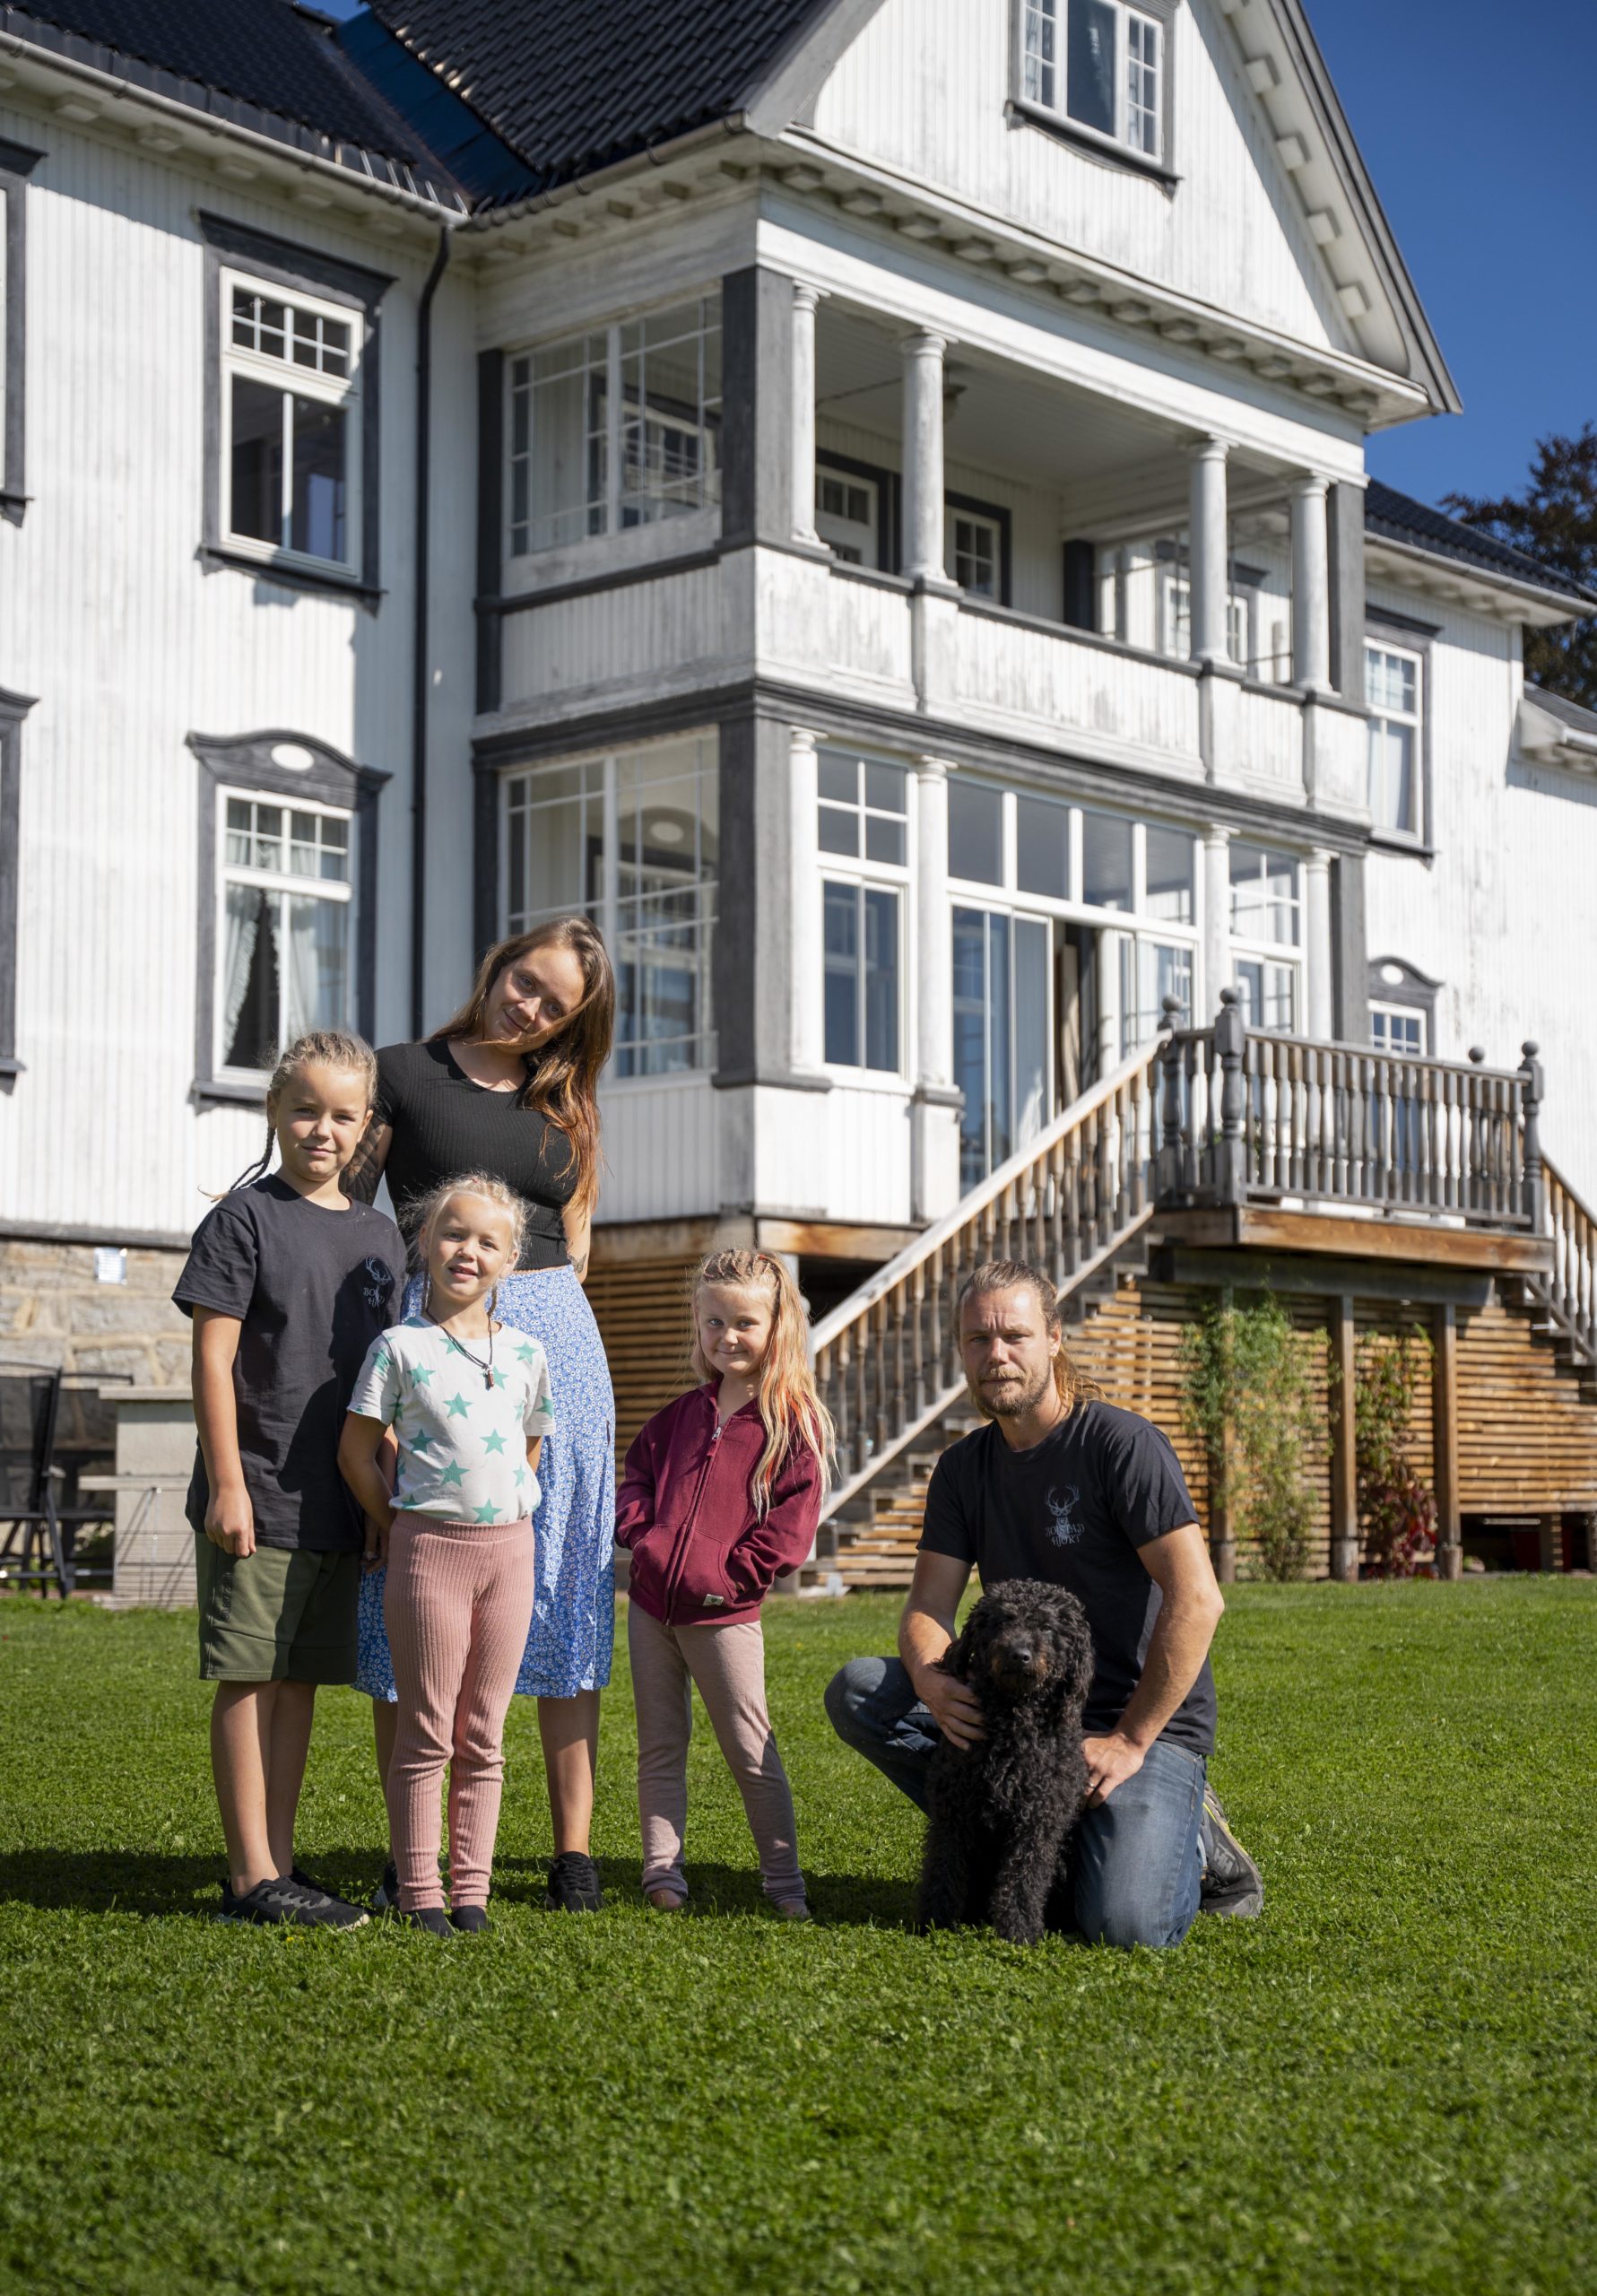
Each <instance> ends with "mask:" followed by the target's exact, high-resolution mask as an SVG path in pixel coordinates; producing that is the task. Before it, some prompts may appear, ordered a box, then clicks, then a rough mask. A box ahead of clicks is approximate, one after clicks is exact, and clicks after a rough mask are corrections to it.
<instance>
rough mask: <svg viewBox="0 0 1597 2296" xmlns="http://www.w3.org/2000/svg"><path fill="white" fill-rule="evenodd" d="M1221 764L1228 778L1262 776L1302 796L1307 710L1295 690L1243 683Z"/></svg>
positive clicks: (1278, 788) (1273, 788) (1222, 773)
mask: <svg viewBox="0 0 1597 2296" xmlns="http://www.w3.org/2000/svg"><path fill="white" fill-rule="evenodd" d="M1218 770H1219V775H1220V777H1221V778H1223V779H1225V780H1232V779H1236V780H1244V781H1254V782H1263V784H1264V785H1265V787H1266V788H1267V789H1269V790H1270V791H1272V792H1275V791H1280V794H1281V795H1282V796H1289V797H1292V798H1300V797H1301V796H1302V795H1303V710H1302V706H1301V704H1300V703H1299V701H1298V697H1297V695H1296V694H1292V693H1255V692H1253V691H1249V690H1248V689H1247V688H1246V687H1244V688H1242V689H1241V690H1240V691H1238V692H1237V695H1236V697H1235V707H1234V709H1233V712H1232V717H1231V738H1230V741H1229V743H1228V744H1226V747H1225V753H1224V754H1222V755H1221V756H1220V758H1219V761H1218Z"/></svg>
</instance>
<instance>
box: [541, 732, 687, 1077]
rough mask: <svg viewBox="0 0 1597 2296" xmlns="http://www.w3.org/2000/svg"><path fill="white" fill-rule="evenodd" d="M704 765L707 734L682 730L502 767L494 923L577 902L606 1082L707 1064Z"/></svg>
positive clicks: (551, 914)
mask: <svg viewBox="0 0 1597 2296" xmlns="http://www.w3.org/2000/svg"><path fill="white" fill-rule="evenodd" d="M716 777H717V762H716V742H715V739H714V737H713V736H712V735H690V736H688V737H686V738H685V739H679V740H672V741H667V742H656V743H651V744H647V746H644V747H640V748H637V749H632V750H623V751H617V752H612V753H611V754H609V755H606V756H601V757H591V758H586V759H581V760H577V761H572V762H562V763H560V764H557V765H546V766H539V767H536V768H534V769H533V770H529V771H526V772H519V773H512V774H510V775H508V776H507V778H506V781H505V795H504V805H505V900H504V911H503V913H504V919H505V929H506V931H507V932H508V933H523V932H526V931H528V930H529V929H530V928H531V927H532V926H534V925H540V924H542V923H544V922H545V921H547V920H548V919H550V918H556V917H567V916H570V915H571V914H573V913H574V912H577V911H581V912H582V913H583V914H584V915H586V916H587V917H590V918H592V919H593V921H594V922H595V925H597V926H598V927H599V929H600V931H601V932H602V933H603V935H604V940H605V944H606V946H607V947H608V948H609V950H610V952H611V959H612V963H613V965H614V968H615V978H616V1034H615V1053H614V1068H613V1071H612V1074H613V1075H614V1076H615V1077H616V1078H617V1079H618V1080H619V1079H624V1078H631V1077H644V1076H666V1075H675V1074H685V1073H687V1072H690V1071H693V1070H698V1069H704V1068H708V1067H712V1066H713V1065H715V1057H716V1056H715V1031H714V1019H713V1014H712V1011H711V1005H710V958H711V948H712V943H713V940H714V935H715V922H716V890H717V874H716V873H717V869H718V865H719V848H718V819H719V812H718V807H719V790H718V786H717V778H716Z"/></svg>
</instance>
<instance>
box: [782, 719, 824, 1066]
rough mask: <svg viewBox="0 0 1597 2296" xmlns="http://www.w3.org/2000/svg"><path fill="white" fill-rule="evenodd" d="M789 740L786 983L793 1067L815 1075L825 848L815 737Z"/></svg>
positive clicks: (803, 732)
mask: <svg viewBox="0 0 1597 2296" xmlns="http://www.w3.org/2000/svg"><path fill="white" fill-rule="evenodd" d="M787 739H788V752H787V806H788V813H787V871H788V874H787V914H788V928H787V929H788V935H789V941H788V945H789V949H790V952H791V957H792V967H793V970H792V977H791V978H790V979H789V981H788V985H787V1010H788V1016H789V1027H790V1031H791V1033H790V1035H789V1039H788V1065H789V1066H790V1067H791V1068H792V1069H794V1071H795V1072H796V1073H797V1074H799V1075H801V1076H802V1075H811V1074H817V1073H819V1071H820V1069H821V1068H823V1067H824V1066H825V1065H826V1038H825V1023H824V1017H823V1009H824V1008H823V1005H822V997H823V994H824V987H825V984H824V981H823V978H822V971H823V965H824V960H823V955H822V951H821V944H820V844H819V840H818V835H817V830H818V821H817V814H816V767H815V736H814V735H813V734H812V733H810V732H809V731H808V730H807V729H806V728H805V727H804V726H793V727H792V728H791V730H790V731H789V734H788V737H787Z"/></svg>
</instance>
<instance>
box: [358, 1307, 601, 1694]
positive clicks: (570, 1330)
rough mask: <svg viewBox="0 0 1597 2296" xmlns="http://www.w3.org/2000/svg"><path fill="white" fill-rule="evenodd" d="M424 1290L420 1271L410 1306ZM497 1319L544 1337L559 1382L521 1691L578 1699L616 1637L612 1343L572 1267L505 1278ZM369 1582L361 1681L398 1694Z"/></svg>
mask: <svg viewBox="0 0 1597 2296" xmlns="http://www.w3.org/2000/svg"><path fill="white" fill-rule="evenodd" d="M420 1300H421V1283H420V1281H419V1279H417V1278H414V1277H412V1281H411V1283H410V1284H409V1286H408V1288H407V1289H406V1291H405V1295H404V1313H405V1314H406V1315H407V1316H408V1315H412V1314H413V1313H414V1311H415V1309H416V1307H417V1305H418V1304H419V1302H420ZM496 1313H497V1315H498V1318H499V1322H500V1323H502V1324H504V1325H506V1326H508V1328H510V1329H511V1330H514V1331H525V1332H531V1334H532V1335H533V1337H534V1339H539V1340H542V1343H543V1352H544V1353H545V1354H546V1355H547V1356H548V1358H549V1378H550V1383H551V1386H552V1387H553V1389H554V1409H555V1423H554V1425H553V1426H552V1427H551V1429H550V1431H549V1432H548V1434H547V1435H546V1436H545V1437H544V1438H543V1450H542V1457H541V1458H540V1460H539V1464H538V1483H539V1487H540V1489H541V1491H542V1498H541V1499H540V1500H539V1501H538V1511H537V1513H536V1514H535V1515H534V1517H533V1535H534V1542H535V1546H536V1553H537V1561H536V1564H535V1578H536V1592H535V1594H534V1601H533V1623H532V1629H531V1631H530V1632H529V1634H528V1636H527V1643H526V1650H525V1655H524V1656H523V1658H522V1661H521V1671H520V1673H519V1674H517V1675H516V1690H517V1692H520V1693H521V1695H522V1696H523V1697H530V1698H574V1697H575V1696H576V1695H577V1692H578V1691H579V1690H603V1688H604V1686H605V1684H606V1683H608V1682H609V1680H610V1657H611V1646H612V1641H613V1639H614V1635H615V1578H614V1561H615V1397H614V1395H613V1393H612V1389H611V1385H610V1366H609V1364H608V1363H607V1362H606V1361H605V1360H604V1343H603V1340H602V1339H601V1338H600V1336H599V1326H598V1325H597V1324H596V1323H595V1321H594V1311H593V1309H591V1308H590V1307H589V1305H588V1302H587V1294H586V1291H584V1290H583V1288H582V1286H581V1284H580V1283H578V1282H577V1276H576V1274H575V1272H574V1271H573V1270H572V1269H571V1268H568V1267H549V1268H532V1269H528V1270H526V1271H525V1272H524V1273H522V1274H517V1275H508V1276H506V1277H505V1279H504V1281H503V1282H502V1283H500V1285H499V1303H498V1307H497V1309H496ZM386 1576H387V1573H386V1571H383V1570H373V1571H371V1572H369V1574H368V1575H367V1576H366V1577H365V1578H362V1580H361V1581H360V1671H359V1673H358V1674H356V1676H355V1687H356V1689H357V1690H363V1691H364V1692H366V1694H367V1696H368V1697H369V1698H386V1699H389V1700H393V1699H395V1698H397V1696H398V1692H396V1691H395V1687H394V1667H393V1665H392V1662H391V1661H390V1659H389V1657H388V1636H387V1631H386V1628H385V1627H384V1624H383V1581H384V1579H385V1578H386Z"/></svg>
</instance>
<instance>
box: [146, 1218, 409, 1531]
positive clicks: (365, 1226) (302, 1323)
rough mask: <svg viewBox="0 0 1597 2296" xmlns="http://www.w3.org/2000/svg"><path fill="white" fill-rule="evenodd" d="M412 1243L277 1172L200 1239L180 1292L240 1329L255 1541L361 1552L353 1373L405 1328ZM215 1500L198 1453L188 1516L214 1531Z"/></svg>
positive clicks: (236, 1382) (189, 1309) (243, 1456)
mask: <svg viewBox="0 0 1597 2296" xmlns="http://www.w3.org/2000/svg"><path fill="white" fill-rule="evenodd" d="M402 1291H404V1244H403V1243H402V1242H401V1241H400V1237H399V1231H398V1229H397V1228H396V1227H395V1225H394V1222H393V1221H392V1220H390V1219H389V1218H388V1216H387V1214H386V1213H382V1212H374V1211H373V1209H372V1207H371V1206H370V1205H369V1204H352V1205H350V1206H349V1208H348V1209H347V1210H346V1211H343V1212H334V1211H331V1210H328V1209H326V1208H325V1206H323V1205H317V1204H311V1203H308V1201H307V1200H306V1198H305V1197H304V1196H301V1195H300V1194H299V1191H298V1189H296V1188H292V1187H290V1186H289V1184H288V1182H287V1181H286V1180H284V1179H282V1178H279V1177H278V1175H277V1174H276V1173H275V1172H273V1173H271V1174H269V1175H268V1177H267V1178H265V1179H259V1180H256V1181H255V1182H254V1183H253V1184H252V1185H251V1186H250V1187H241V1188H235V1189H234V1191H233V1193H232V1195H231V1196H223V1198H222V1200H221V1203H220V1204H219V1205H217V1206H216V1208H215V1210H214V1211H213V1212H209V1213H206V1215H205V1217H204V1220H202V1221H201V1222H200V1224H199V1226H198V1228H196V1229H195V1237H194V1242H193V1243H192V1245H191V1246H190V1247H189V1253H188V1258H187V1263H186V1264H185V1266H184V1269H183V1273H182V1274H181V1275H180V1276H179V1277H178V1284H177V1289H176V1290H175V1291H173V1293H172V1297H173V1299H174V1300H176V1301H177V1303H178V1307H180V1308H181V1309H183V1311H184V1313H185V1314H186V1315H192V1314H193V1312H194V1310H195V1309H196V1308H213V1309H215V1310H216V1311H217V1313H218V1314H220V1315H224V1316H236V1317H237V1318H239V1323H240V1324H241V1325H242V1326H243V1329H242V1330H241V1331H240V1332H239V1352H238V1354H237V1355H236V1356H235V1357H234V1359H233V1393H234V1395H235V1396H236V1397H237V1400H238V1411H239V1458H240V1460H241V1461H242V1462H243V1466H244V1483H245V1488H246V1489H247V1492H249V1503H250V1506H251V1509H252V1510H253V1512H254V1515H255V1535H256V1544H257V1545H259V1546H278V1547H302V1548H304V1549H305V1550H306V1551H307V1552H310V1553H315V1554H348V1553H354V1552H358V1551H359V1549H360V1544H361V1522H360V1508H359V1507H358V1506H357V1504H356V1502H355V1500H354V1497H353V1495H352V1492H351V1491H350V1488H349V1485H348V1484H347V1483H345V1482H344V1479H343V1476H342V1475H341V1474H339V1472H338V1438H339V1435H340V1433H341V1431H343V1416H344V1411H345V1408H346V1406H347V1405H348V1403H349V1398H350V1395H351V1392H352V1389H353V1387H354V1384H355V1378H356V1375H357V1374H358V1372H359V1371H360V1366H361V1364H362V1363H364V1361H366V1352H367V1350H368V1348H369V1346H370V1345H371V1343H372V1341H373V1340H374V1339H375V1338H376V1337H377V1335H378V1333H379V1332H382V1331H386V1329H387V1328H388V1326H389V1325H390V1324H393V1323H396V1322H397V1321H398V1320H399V1300H400V1294H401V1293H402ZM209 1500H210V1491H209V1486H208V1484H207V1482H206V1478H205V1463H204V1457H202V1456H201V1454H200V1453H199V1452H198V1450H197V1449H196V1451H195V1463H194V1478H193V1480H192V1482H191V1483H189V1486H188V1507H187V1512H188V1519H189V1521H190V1522H191V1523H192V1524H193V1526H194V1527H195V1530H196V1531H203V1530H204V1527H205V1509H206V1507H207V1505H208V1504H209Z"/></svg>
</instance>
